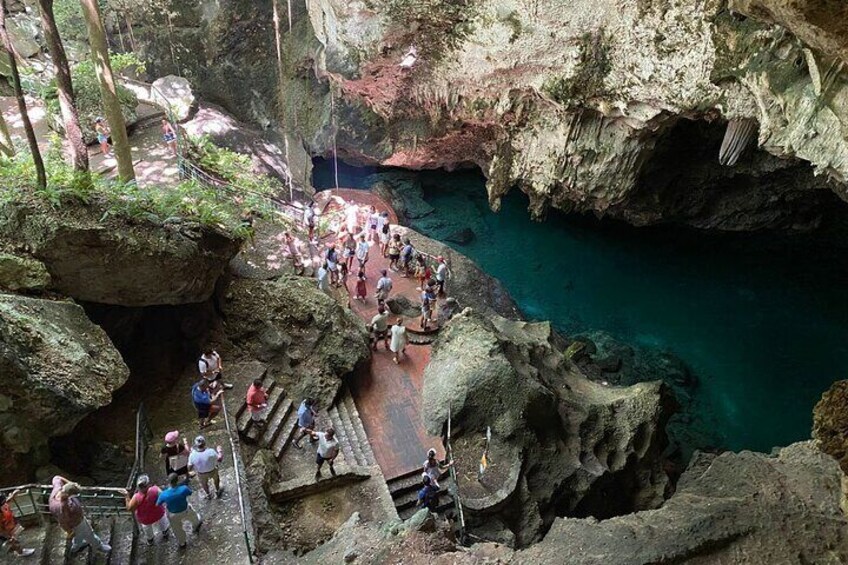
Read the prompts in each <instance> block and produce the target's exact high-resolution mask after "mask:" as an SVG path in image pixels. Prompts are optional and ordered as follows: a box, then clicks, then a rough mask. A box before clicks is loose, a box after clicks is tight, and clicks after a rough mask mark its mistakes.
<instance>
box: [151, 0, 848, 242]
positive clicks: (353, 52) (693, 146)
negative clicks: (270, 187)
mask: <svg viewBox="0 0 848 565" xmlns="http://www.w3.org/2000/svg"><path fill="white" fill-rule="evenodd" d="M272 4H273V3H272ZM832 4H833V3H832V2H830V3H829V2H826V1H824V0H806V1H804V2H801V3H797V2H794V3H793V2H787V1H785V0H734V1H733V2H731V3H730V5H731V8H733V9H735V10H739V11H741V12H742V13H746V14H750V15H751V16H752V18H745V17H744V16H740V15H738V14H734V13H732V12H731V11H729V10H728V9H727V4H726V3H725V2H723V1H719V0H716V1H711V2H701V1H696V0H653V1H637V0H630V1H627V2H614V1H612V0H604V1H601V2H597V1H595V0H579V1H577V2H572V3H569V4H568V6H567V7H566V8H565V9H564V8H563V7H562V6H560V4H559V3H558V2H555V1H553V0H534V1H528V0H480V1H475V2H467V3H457V2H442V1H432V2H418V3H414V2H407V1H404V0H376V1H368V2H366V1H363V0H358V1H353V2H351V1H348V0H310V1H309V2H306V3H305V5H294V8H293V17H292V22H291V24H292V29H291V32H289V31H288V29H287V26H286V25H285V24H286V23H287V22H286V21H285V19H286V18H282V21H280V20H278V21H280V24H281V25H280V27H281V33H280V34H279V49H280V51H279V53H282V54H283V56H281V57H280V58H279V60H278V61H277V62H276V63H277V64H276V65H274V66H276V67H278V69H280V70H281V71H282V73H280V72H278V69H273V70H272V69H271V68H270V67H271V66H272V65H273V64H274V61H273V57H270V56H264V57H263V56H256V55H255V53H257V52H262V53H265V54H270V53H272V51H273V47H274V46H275V45H276V44H277V43H278V42H277V36H276V35H275V30H274V26H273V21H274V19H273V16H272V13H271V12H273V5H272V6H271V7H270V8H269V7H268V6H266V5H261V6H260V5H256V4H255V3H247V2H234V3H228V4H227V5H215V6H214V7H213V6H211V5H210V6H208V9H205V10H201V9H200V8H196V9H194V10H185V11H183V12H181V15H180V17H181V19H183V20H185V21H182V22H180V23H179V24H176V23H175V25H177V27H178V28H179V29H180V30H181V32H180V34H179V36H178V37H177V38H176V41H177V43H178V44H179V45H181V46H182V47H184V49H183V50H185V51H188V52H191V53H193V54H196V55H192V56H191V57H189V59H190V60H186V61H183V64H184V67H185V68H186V69H187V70H186V72H187V73H192V74H193V75H196V82H197V83H198V84H199V88H200V90H201V92H202V93H203V94H204V95H206V94H207V93H208V94H209V95H210V96H212V100H214V101H218V102H221V103H222V104H223V105H224V106H225V107H227V109H228V110H230V111H234V112H236V113H237V115H239V116H240V117H242V118H244V119H248V120H250V121H252V122H254V123H259V124H261V125H270V124H273V123H281V124H282V126H281V127H282V128H283V129H285V130H286V131H287V132H288V133H290V134H292V135H294V136H297V137H299V138H300V139H301V140H302V142H303V145H304V146H305V147H306V149H307V150H308V151H309V152H310V153H312V154H329V153H331V152H332V151H333V148H334V147H337V148H338V151H339V153H341V154H343V155H345V156H346V158H348V159H350V160H353V161H358V162H363V163H372V164H376V163H380V164H384V165H391V166H400V167H408V168H436V167H445V168H448V169H451V168H455V167H459V166H479V167H480V168H481V169H482V170H483V172H484V173H485V174H486V176H487V177H488V191H489V197H490V202H491V205H492V206H493V207H494V208H496V209H497V207H498V206H499V202H500V199H501V197H502V196H503V195H504V194H505V193H506V192H507V191H508V190H510V189H511V188H512V187H513V186H518V187H519V188H520V189H521V190H523V191H524V192H526V193H527V194H528V196H529V197H530V201H531V205H530V209H531V212H532V213H533V214H534V215H535V216H537V217H541V216H543V215H544V214H545V211H546V209H547V208H548V207H550V206H554V207H556V208H559V209H562V210H566V211H581V212H593V213H596V214H606V215H611V216H615V217H619V218H623V219H625V220H627V221H629V222H632V223H635V224H640V225H641V224H650V223H657V222H668V221H674V222H681V223H687V224H690V225H694V226H698V227H702V228H711V229H724V230H741V229H759V228H765V227H778V228H784V229H809V228H812V227H815V226H816V225H818V223H819V221H820V220H821V210H822V209H823V208H825V207H827V206H832V205H833V203H834V202H835V198H833V195H832V194H831V191H832V192H835V193H836V194H837V195H839V196H840V197H843V198H846V197H848V192H847V191H846V188H845V186H846V185H845V181H846V178H848V144H846V142H845V139H844V138H843V136H842V134H841V132H842V130H843V125H844V116H846V115H848V112H846V108H848V79H846V75H845V71H844V70H843V66H842V64H841V63H840V62H839V59H838V58H839V57H840V56H842V57H843V59H842V60H843V61H844V40H843V39H842V38H844V36H845V35H844V29H843V28H841V27H840V25H839V24H838V23H834V22H838V21H840V20H839V18H838V16H835V17H833V18H830V19H828V18H823V17H821V16H822V14H825V13H828V12H827V9H828V7H829V6H831V5H832ZM277 8H278V13H282V14H286V11H285V6H282V5H281V6H277ZM840 9H841V8H840ZM838 13H839V12H837V14H838ZM286 15H287V14H286ZM754 18H756V19H754ZM775 22H776V23H775ZM150 25H151V26H155V25H156V23H155V17H154V18H152V19H151V21H150ZM780 25H785V26H787V28H788V31H787V28H784V27H780ZM159 29H160V31H161V30H162V29H164V26H159ZM224 30H226V39H223V38H222V34H224ZM793 32H794V33H797V34H798V37H796V36H794V35H793V34H792V33H793ZM162 33H164V32H162ZM799 38H800V39H799ZM804 42H807V43H804ZM143 43H144V44H145V46H147V47H146V48H147V49H148V50H149V52H150V54H151V55H153V54H156V53H159V52H160V50H161V49H163V48H164V47H163V45H164V42H163V45H156V44H154V43H152V42H151V43H149V42H143ZM230 43H233V44H239V45H240V49H238V50H229V51H225V50H224V47H226V46H228V45H230ZM410 45H414V46H416V47H417V48H418V51H419V56H418V61H417V62H416V64H415V65H414V66H413V67H412V68H411V69H407V70H403V69H401V68H400V67H399V65H398V64H399V62H400V60H401V59H402V57H403V54H404V53H405V52H406V51H407V50H408V49H409V47H410ZM200 54H206V56H207V57H211V59H207V58H201V57H200ZM193 57H196V59H195V58H193ZM168 60H169V57H167V56H162V57H159V62H157V63H156V65H159V66H162V65H165V66H167V65H168V63H167V62H165V63H163V62H162V61H168ZM210 60H212V61H214V63H213V64H211V65H210V64H209V61H210ZM170 70H171V69H161V70H160V71H157V72H162V71H170ZM225 77H226V78H225ZM191 78H194V76H193V77H191ZM241 82H249V83H250V84H251V85H252V88H251V89H238V88H234V86H235V85H237V84H240V83H241ZM281 92H284V93H285V96H284V103H283V104H280V105H278V106H277V107H276V110H275V108H274V107H273V105H272V104H271V102H272V101H274V100H275V99H276V98H277V96H278V94H279V93H281ZM331 110H332V111H331ZM728 124H729V130H728ZM736 124H740V125H741V124H744V125H745V127H744V128H741V129H737V125H736ZM754 126H756V128H755V127H754ZM725 130H728V131H729V132H730V134H729V135H730V137H729V142H730V141H733V143H732V144H730V143H729V145H728V146H726V147H725V150H724V152H722V149H721V145H722V143H721V140H722V138H723V136H724V133H725ZM755 130H756V132H757V134H756V139H755V137H754V131H755ZM736 133H739V134H743V133H744V135H740V136H738V137H737V136H736ZM290 145H291V144H290ZM294 145H299V144H298V143H295V144H294ZM755 146H756V147H755ZM675 147H676V148H677V149H678V152H675V151H674V150H673V149H674V148H675ZM749 147H750V149H748V148H749ZM680 149H683V150H684V151H683V153H687V152H689V153H693V156H692V158H691V159H690V160H688V161H685V162H683V163H681V161H680V159H679V155H680V153H679V150H680ZM746 149H747V150H746ZM720 157H721V159H720ZM720 160H721V162H723V163H725V165H722V164H721V162H720ZM734 161H735V164H733V163H734ZM828 179H831V181H830V182H829V180H828ZM734 210H735V211H736V212H735V213H734Z"/></svg>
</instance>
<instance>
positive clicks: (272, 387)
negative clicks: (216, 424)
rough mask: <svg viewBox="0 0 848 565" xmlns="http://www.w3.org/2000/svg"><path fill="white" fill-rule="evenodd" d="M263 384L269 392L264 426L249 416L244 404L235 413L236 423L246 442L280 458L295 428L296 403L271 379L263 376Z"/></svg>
mask: <svg viewBox="0 0 848 565" xmlns="http://www.w3.org/2000/svg"><path fill="white" fill-rule="evenodd" d="M263 385H264V387H265V390H267V391H268V411H267V413H266V416H265V418H266V424H265V426H264V427H263V426H258V425H256V423H255V422H254V421H253V420H251V419H250V411H249V410H248V409H247V403H244V404H242V406H241V408H239V410H238V412H237V413H236V426H237V428H238V432H239V435H240V436H241V437H242V438H243V439H244V440H245V441H246V442H248V443H253V444H256V445H259V446H260V447H263V448H265V449H270V450H271V451H272V452H273V453H274V456H275V457H276V458H277V459H278V460H279V459H280V458H281V457H282V455H283V451H284V450H285V448H286V446H287V445H288V444H289V443H290V442H291V440H292V438H293V437H294V434H295V432H296V431H297V405H296V404H295V401H294V400H293V399H292V398H290V397H289V396H288V395H287V394H286V392H285V391H284V390H283V387H282V385H280V384H279V383H277V382H276V381H275V380H274V379H273V378H271V377H268V376H265V377H264V378H263Z"/></svg>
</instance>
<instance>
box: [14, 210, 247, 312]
mask: <svg viewBox="0 0 848 565" xmlns="http://www.w3.org/2000/svg"><path fill="white" fill-rule="evenodd" d="M0 243H4V244H6V245H8V246H9V247H11V248H20V249H23V250H26V251H28V252H29V254H30V255H32V256H33V257H34V258H35V259H38V260H39V261H41V262H42V263H44V264H45V265H46V267H47V270H48V271H49V273H50V275H51V277H52V283H51V286H50V288H51V289H52V290H55V291H58V292H60V293H62V294H64V295H66V296H70V297H72V298H74V299H76V300H81V301H86V302H97V303H102V304H112V305H118V306H152V305H164V304H170V305H172V304H186V303H196V302H203V301H205V300H207V299H209V297H210V296H211V295H212V292H213V291H214V289H215V283H216V282H217V281H218V278H219V277H220V276H221V274H222V273H223V271H224V269H225V268H226V266H227V263H228V262H229V261H230V259H231V258H232V257H233V256H234V255H235V254H236V252H237V251H238V248H239V242H238V241H237V240H234V239H232V238H231V237H230V236H228V235H225V234H223V233H220V232H217V231H213V230H211V229H208V228H204V227H202V226H199V225H197V224H191V223H187V222H182V221H173V222H164V223H163V222H162V220H161V219H142V220H139V221H136V222H132V221H127V220H118V219H116V218H108V217H106V215H105V214H104V210H103V209H100V208H99V207H98V206H96V205H95V204H92V205H90V206H82V205H73V204H67V206H63V208H62V209H61V210H59V211H55V210H52V209H51V208H49V206H48V205H46V204H44V203H41V202H35V201H32V202H19V203H7V204H5V205H4V206H2V207H0Z"/></svg>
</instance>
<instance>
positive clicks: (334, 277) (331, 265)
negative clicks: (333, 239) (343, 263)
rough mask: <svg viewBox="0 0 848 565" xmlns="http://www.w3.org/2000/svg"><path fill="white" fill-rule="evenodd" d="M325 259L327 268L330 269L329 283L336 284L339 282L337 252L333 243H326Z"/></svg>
mask: <svg viewBox="0 0 848 565" xmlns="http://www.w3.org/2000/svg"><path fill="white" fill-rule="evenodd" d="M324 257H325V258H326V259H327V270H329V271H330V284H332V285H334V286H338V284H339V270H338V269H339V254H338V252H337V251H336V244H335V243H328V244H327V253H326V255H325V256H324Z"/></svg>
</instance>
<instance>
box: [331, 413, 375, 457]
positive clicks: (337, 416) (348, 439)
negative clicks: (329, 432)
mask: <svg viewBox="0 0 848 565" xmlns="http://www.w3.org/2000/svg"><path fill="white" fill-rule="evenodd" d="M330 417H331V418H332V419H333V421H334V423H336V425H341V427H342V430H343V433H342V435H341V436H340V437H339V440H340V442H341V444H342V449H343V450H345V449H344V448H347V450H345V457H351V456H352V457H353V459H349V461H351V463H355V464H356V465H362V466H368V462H367V461H366V460H365V453H364V452H363V451H362V441H361V440H360V438H359V437H358V436H357V434H356V430H355V428H354V427H353V423H352V422H351V421H350V414H348V412H347V409H346V408H345V405H344V403H342V402H340V403H338V404H336V405H335V406H333V407H332V408H331V409H330Z"/></svg>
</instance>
